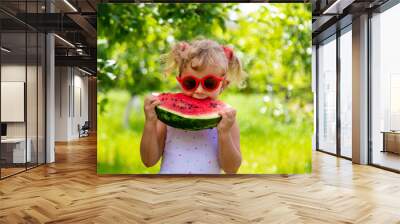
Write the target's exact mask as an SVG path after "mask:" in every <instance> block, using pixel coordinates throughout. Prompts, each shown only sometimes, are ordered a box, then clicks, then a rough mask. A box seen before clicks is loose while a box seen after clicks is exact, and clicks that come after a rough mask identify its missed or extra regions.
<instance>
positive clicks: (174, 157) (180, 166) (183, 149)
mask: <svg viewBox="0 0 400 224" xmlns="http://www.w3.org/2000/svg"><path fill="white" fill-rule="evenodd" d="M220 173H221V168H220V166H219V163H218V132H217V129H216V128H213V129H205V130H200V131H186V130H182V129H177V128H173V127H170V126H167V136H166V139H165V148H164V152H163V157H162V162H161V170H160V174H220Z"/></svg>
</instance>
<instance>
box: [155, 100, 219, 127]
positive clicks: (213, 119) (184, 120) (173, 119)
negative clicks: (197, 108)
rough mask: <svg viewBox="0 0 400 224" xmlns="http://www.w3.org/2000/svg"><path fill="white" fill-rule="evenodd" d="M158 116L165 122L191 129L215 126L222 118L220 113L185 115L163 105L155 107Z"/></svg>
mask: <svg viewBox="0 0 400 224" xmlns="http://www.w3.org/2000/svg"><path fill="white" fill-rule="evenodd" d="M155 110H156V114H157V117H158V119H159V120H160V121H162V122H164V123H165V124H167V125H169V126H171V127H174V128H179V129H183V130H189V131H198V130H203V129H208V128H214V127H216V126H217V125H218V123H219V121H220V120H221V116H220V115H219V114H218V113H212V114H204V115H185V114H181V113H179V112H177V111H171V110H168V109H167V108H164V107H162V106H157V107H156V108H155Z"/></svg>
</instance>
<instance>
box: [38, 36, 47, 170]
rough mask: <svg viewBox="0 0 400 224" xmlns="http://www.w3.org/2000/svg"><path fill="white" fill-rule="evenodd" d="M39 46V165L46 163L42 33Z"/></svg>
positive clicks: (44, 55)
mask: <svg viewBox="0 0 400 224" xmlns="http://www.w3.org/2000/svg"><path fill="white" fill-rule="evenodd" d="M38 38H39V45H38V58H39V59H38V60H39V63H38V79H37V80H38V163H39V164H43V163H45V156H46V155H45V153H46V151H45V92H46V91H45V81H46V79H45V69H44V68H45V60H46V52H45V44H46V39H45V35H44V34H42V33H40V34H39V36H38Z"/></svg>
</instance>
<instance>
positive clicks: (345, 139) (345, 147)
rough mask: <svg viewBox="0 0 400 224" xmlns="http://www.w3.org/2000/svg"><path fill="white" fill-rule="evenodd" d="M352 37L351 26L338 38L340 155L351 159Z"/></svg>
mask: <svg viewBox="0 0 400 224" xmlns="http://www.w3.org/2000/svg"><path fill="white" fill-rule="evenodd" d="M351 48H352V35H351V26H349V27H347V28H346V29H345V30H343V31H342V34H341V36H340V154H341V156H345V157H348V158H351V156H352V155H351V154H352V150H351V141H352V138H351V136H352V125H351V124H352V110H351V108H352V100H351V99H352V96H353V95H352V66H351V65H352V49H351Z"/></svg>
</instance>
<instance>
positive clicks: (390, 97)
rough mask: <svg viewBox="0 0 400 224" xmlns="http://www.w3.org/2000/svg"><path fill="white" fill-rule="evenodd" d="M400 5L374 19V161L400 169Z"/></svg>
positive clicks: (372, 125)
mask: <svg viewBox="0 0 400 224" xmlns="http://www.w3.org/2000/svg"><path fill="white" fill-rule="evenodd" d="M398 21H400V5H396V6H394V7H392V8H390V9H388V10H386V11H384V12H382V13H380V14H375V15H373V17H372V18H371V29H372V30H371V31H372V32H371V34H372V36H371V41H372V42H371V60H372V61H371V69H372V70H371V99H370V104H371V111H370V112H371V114H370V116H371V130H370V131H371V140H372V153H371V155H370V156H371V160H372V163H373V164H375V165H379V166H383V167H387V168H391V169H395V170H400V103H399V102H400V101H399V97H400V63H399V52H400V45H399V42H398V40H399V39H400V30H399V29H396V27H398Z"/></svg>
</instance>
